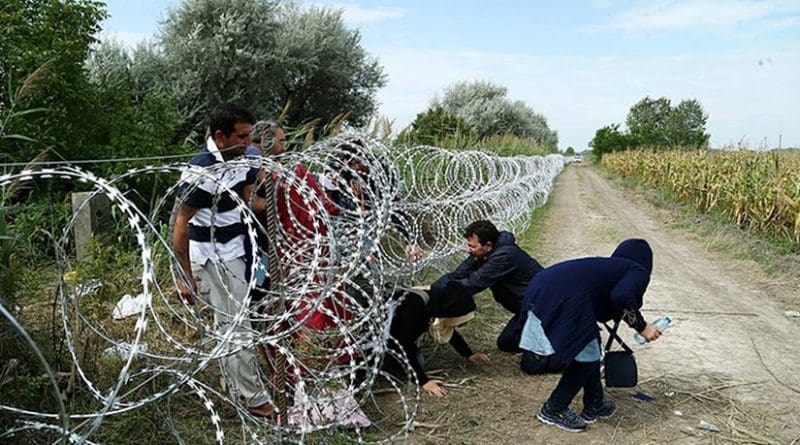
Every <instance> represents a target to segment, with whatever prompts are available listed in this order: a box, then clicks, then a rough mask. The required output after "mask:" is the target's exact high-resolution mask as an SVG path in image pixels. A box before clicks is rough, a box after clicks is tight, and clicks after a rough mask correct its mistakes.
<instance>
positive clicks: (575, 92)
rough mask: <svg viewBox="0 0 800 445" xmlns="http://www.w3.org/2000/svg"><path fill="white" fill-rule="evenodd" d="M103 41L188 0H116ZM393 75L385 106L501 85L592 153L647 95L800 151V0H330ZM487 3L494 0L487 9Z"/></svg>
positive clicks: (127, 38) (401, 120)
mask: <svg viewBox="0 0 800 445" xmlns="http://www.w3.org/2000/svg"><path fill="white" fill-rule="evenodd" d="M106 3H107V4H108V10H109V13H110V14H111V17H110V18H109V19H108V20H107V21H106V22H105V23H104V36H113V37H114V38H116V39H118V40H121V41H123V42H125V43H128V44H132V43H134V42H136V41H139V40H142V39H145V38H148V37H152V36H154V35H155V34H156V32H157V31H158V28H159V23H160V21H161V20H162V19H163V18H164V17H165V16H166V14H167V11H168V9H169V8H170V7H173V8H174V7H176V6H177V5H179V4H180V2H179V1H178V0H136V1H130V0H107V1H106ZM304 3H305V4H308V5H311V4H315V5H329V6H331V7H335V8H341V9H343V10H344V17H345V20H346V21H347V23H348V24H349V25H350V26H352V27H354V28H358V29H359V30H360V32H361V36H362V45H363V46H364V47H365V48H366V49H367V50H368V51H370V52H371V53H372V55H374V56H375V57H377V58H378V59H379V60H380V62H381V64H382V65H383V66H384V69H385V71H386V73H387V74H388V76H389V82H388V85H387V86H386V87H384V88H383V89H382V90H380V91H379V93H378V100H379V101H380V103H381V106H380V111H381V113H382V114H383V115H385V116H387V117H389V118H393V119H395V122H396V127H397V128H400V127H403V126H405V125H407V124H408V123H410V122H411V121H412V120H413V119H414V116H416V114H417V113H420V112H422V111H424V110H425V109H426V108H427V106H428V105H429V103H430V101H431V99H433V98H434V97H435V96H436V95H437V94H439V95H441V93H442V91H443V90H444V88H445V87H446V86H447V85H450V84H452V83H454V82H458V81H462V80H476V79H485V80H490V81H492V82H495V83H498V84H501V85H504V86H506V87H508V89H509V97H510V98H511V99H514V100H517V99H519V100H523V101H525V102H526V103H527V104H528V105H530V106H531V107H532V108H533V109H534V110H536V111H537V112H538V113H541V114H543V115H544V116H545V117H546V118H547V119H548V122H549V125H550V127H551V128H553V129H555V130H557V131H558V135H559V146H560V147H561V148H562V149H564V148H566V147H567V146H573V147H575V148H576V149H577V150H583V149H585V148H586V147H587V144H588V142H589V141H590V140H591V139H592V137H593V136H594V132H595V131H596V130H597V129H598V128H600V127H602V126H605V125H608V124H612V123H623V124H624V121H625V117H626V115H627V113H628V110H629V109H630V107H631V106H632V105H633V104H634V103H636V102H637V101H638V100H640V99H641V98H643V97H645V96H650V97H654V98H655V97H662V96H664V97H667V98H669V99H670V100H672V101H673V104H677V103H678V102H680V101H681V100H683V99H692V98H693V99H698V100H699V101H700V102H701V103H702V104H703V106H704V108H705V110H706V112H707V113H708V115H709V119H708V126H707V130H708V132H709V133H711V145H712V146H714V147H719V146H722V145H724V144H728V143H734V144H735V143H737V142H739V141H740V140H742V139H744V140H745V141H747V142H748V143H749V145H750V146H751V147H754V148H755V147H758V146H760V145H762V144H764V143H765V141H766V145H768V146H770V147H776V146H778V141H779V137H780V135H782V146H783V147H787V146H795V147H797V146H800V114H799V113H800V0H787V1H745V0H696V1H659V0H649V1H615V0H594V1H591V0H590V1H584V2H573V1H559V2H549V1H548V2H545V1H536V2H521V1H508V0H496V1H495V2H493V3H494V4H492V2H488V1H485V0H484V1H447V2H445V1H437V0H429V1H424V2H423V1H417V0H414V1H406V2H389V1H378V0H375V1H352V2H349V3H334V2H326V1H314V2H304ZM490 5H491V6H490Z"/></svg>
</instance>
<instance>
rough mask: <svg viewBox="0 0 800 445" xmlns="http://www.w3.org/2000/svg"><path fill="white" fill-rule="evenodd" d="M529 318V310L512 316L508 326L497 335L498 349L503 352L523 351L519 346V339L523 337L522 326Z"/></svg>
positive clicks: (514, 352) (515, 352)
mask: <svg viewBox="0 0 800 445" xmlns="http://www.w3.org/2000/svg"><path fill="white" fill-rule="evenodd" d="M527 320H528V312H522V313H519V314H516V315H514V316H513V317H511V320H508V323H506V327H504V328H503V331H502V332H501V333H500V335H499V336H498V337H497V349H499V350H501V351H503V352H510V353H512V354H518V353H520V352H522V349H520V348H519V339H520V338H521V337H522V328H524V327H525V322H526V321H527Z"/></svg>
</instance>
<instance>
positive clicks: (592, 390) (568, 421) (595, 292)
mask: <svg viewBox="0 0 800 445" xmlns="http://www.w3.org/2000/svg"><path fill="white" fill-rule="evenodd" d="M652 266H653V253H652V250H651V249H650V246H649V245H648V244H647V242H646V241H644V240H641V239H631V240H626V241H624V242H622V243H621V244H620V245H619V246H618V247H617V249H616V250H615V251H614V253H613V254H612V255H611V257H610V258H601V257H595V258H581V259H575V260H570V261H565V262H563V263H559V264H555V265H553V266H550V267H548V268H547V269H544V270H543V271H541V272H539V273H538V274H537V275H536V277H535V278H534V279H533V280H532V281H531V283H530V286H529V287H528V290H527V292H526V294H525V298H524V300H523V302H522V308H523V310H524V311H526V312H527V320H526V321H525V324H524V327H523V330H522V335H521V339H520V343H519V345H520V348H521V349H522V350H523V351H527V352H529V353H530V354H528V359H529V362H528V363H526V362H525V359H524V357H523V366H525V365H527V366H528V367H529V370H537V369H548V368H549V369H557V368H563V369H564V372H563V375H562V376H561V380H560V381H559V382H558V385H557V386H556V388H555V389H554V390H553V392H552V393H551V394H550V397H549V398H548V399H547V401H546V402H545V403H544V405H543V406H542V408H541V410H540V411H539V413H538V414H537V418H538V419H539V420H540V421H542V422H544V423H546V424H548V425H553V426H557V427H559V428H561V429H563V430H566V431H570V432H577V431H582V430H584V429H585V428H586V424H587V423H593V422H595V421H596V420H597V419H598V418H607V417H611V416H612V415H613V414H614V412H615V410H616V408H615V406H614V403H613V402H612V401H611V400H609V399H607V398H606V397H605V395H604V392H603V385H602V382H601V380H600V359H601V355H602V353H601V349H600V333H599V329H598V326H597V322H607V321H609V320H619V319H622V320H624V321H625V322H626V323H627V324H628V325H629V326H630V327H631V328H633V329H634V330H636V331H637V332H639V333H640V334H641V335H642V336H644V337H645V338H646V339H647V340H648V341H650V340H655V339H657V338H658V337H659V336H660V335H661V331H659V329H658V328H657V327H655V326H653V325H652V324H651V323H647V322H645V320H644V318H643V317H642V314H641V312H639V309H640V308H641V307H642V301H643V297H644V293H645V291H646V290H647V285H648V283H649V282H650V272H651V270H652ZM581 389H583V409H582V411H581V413H580V414H577V413H576V412H575V411H573V410H572V409H570V404H571V403H572V400H573V399H574V398H575V396H576V395H577V394H578V392H579V391H580V390H581Z"/></svg>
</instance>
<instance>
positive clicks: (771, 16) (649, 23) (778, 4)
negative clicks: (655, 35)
mask: <svg viewBox="0 0 800 445" xmlns="http://www.w3.org/2000/svg"><path fill="white" fill-rule="evenodd" d="M799 16H800V3H798V2H796V1H755V2H753V1H745V0H726V1H719V0H694V1H680V2H679V1H672V0H669V1H663V0H662V1H656V2H647V3H646V4H645V6H642V7H637V8H634V9H631V10H629V11H627V12H624V13H622V14H620V15H617V16H615V17H613V18H611V20H610V21H609V22H607V23H605V24H604V25H601V26H599V27H596V28H594V30H621V31H625V32H631V33H641V32H654V31H678V30H688V31H692V32H708V31H717V32H718V31H742V30H746V29H747V28H748V27H751V26H758V27H760V28H763V29H764V30H769V29H785V28H786V26H787V25H788V26H789V27H794V26H797V19H798V17H799Z"/></svg>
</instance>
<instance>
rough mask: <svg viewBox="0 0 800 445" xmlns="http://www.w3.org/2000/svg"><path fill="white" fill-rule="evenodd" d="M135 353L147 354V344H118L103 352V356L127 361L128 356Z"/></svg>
mask: <svg viewBox="0 0 800 445" xmlns="http://www.w3.org/2000/svg"><path fill="white" fill-rule="evenodd" d="M131 351H134V352H136V353H139V352H147V343H139V344H138V345H134V344H132V343H128V342H122V343H117V344H115V345H113V346H109V347H107V348H106V349H104V350H103V355H105V356H106V357H116V358H119V359H125V358H127V357H128V355H129V354H130V353H131Z"/></svg>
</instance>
